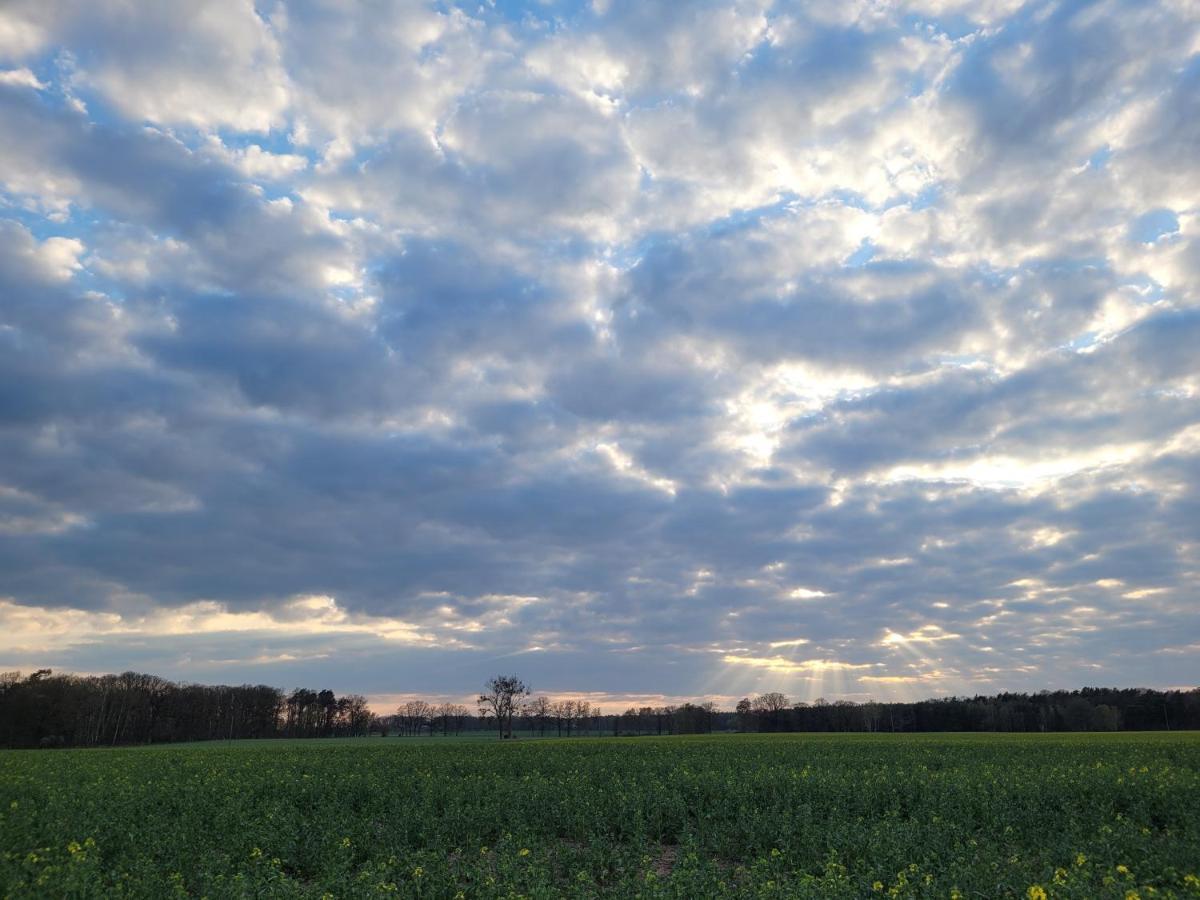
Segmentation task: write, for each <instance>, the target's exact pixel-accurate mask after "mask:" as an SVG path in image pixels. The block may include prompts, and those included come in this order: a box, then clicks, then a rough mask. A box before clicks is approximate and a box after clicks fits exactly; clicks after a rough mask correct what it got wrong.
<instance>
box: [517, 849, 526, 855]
mask: <svg viewBox="0 0 1200 900" xmlns="http://www.w3.org/2000/svg"><path fill="white" fill-rule="evenodd" d="M528 855H529V848H528V847H522V848H521V849H520V851H518V853H517V856H528Z"/></svg>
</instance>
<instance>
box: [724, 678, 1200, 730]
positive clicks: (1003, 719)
mask: <svg viewBox="0 0 1200 900" xmlns="http://www.w3.org/2000/svg"><path fill="white" fill-rule="evenodd" d="M733 719H734V727H735V728H736V729H737V730H738V731H895V732H908V731H1021V732H1031V731H1170V730H1192V729H1200V688H1194V689H1192V690H1188V691H1178V690H1176V691H1156V690H1151V689H1149V688H1098V687H1085V688H1083V689H1082V690H1077V691H1040V692H1038V693H1035V694H1021V693H1002V694H995V695H991V696H975V697H945V698H938V699H932V700H918V701H915V702H911V703H876V702H866V703H853V702H850V701H847V700H838V701H836V702H833V703H829V702H826V701H825V700H824V699H817V700H816V701H814V702H813V703H793V702H792V701H791V700H789V699H788V698H787V697H786V696H785V695H784V694H780V693H776V692H772V693H766V694H762V695H760V696H758V697H754V698H753V699H752V698H749V697H747V698H744V699H742V700H740V701H739V702H738V704H737V708H736V710H735V711H734V715H733Z"/></svg>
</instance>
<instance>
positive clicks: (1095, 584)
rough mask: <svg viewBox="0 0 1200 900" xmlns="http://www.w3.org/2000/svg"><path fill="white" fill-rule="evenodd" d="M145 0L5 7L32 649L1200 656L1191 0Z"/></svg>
mask: <svg viewBox="0 0 1200 900" xmlns="http://www.w3.org/2000/svg"><path fill="white" fill-rule="evenodd" d="M1134 6H1136V7H1137V8H1136V15H1133V11H1134ZM142 7H143V5H139V4H132V5H131V4H129V3H126V2H117V0H97V2H95V3H92V4H69V3H68V4H62V3H39V2H34V0H16V2H10V3H7V4H4V6H3V9H2V10H0V135H3V138H2V139H0V597H3V598H4V599H3V601H0V631H2V634H0V664H3V665H6V666H10V667H21V668H29V667H41V666H53V667H56V668H64V669H73V670H78V671H89V672H99V671H109V670H125V669H128V668H130V667H139V668H146V669H152V670H153V671H155V672H157V673H159V674H162V675H165V676H168V677H174V678H178V679H184V680H186V679H205V680H221V679H225V678H229V679H237V678H245V679H255V680H259V679H261V680H264V681H267V682H275V681H278V682H280V683H281V684H286V685H293V684H300V683H310V682H311V683H313V684H316V683H318V682H320V683H322V684H326V683H327V684H328V685H329V686H330V687H333V688H334V689H337V690H340V691H344V692H345V691H354V692H361V693H364V694H366V693H369V694H371V696H372V697H380V698H388V697H392V698H397V697H402V696H410V695H414V696H415V695H418V694H420V695H428V696H430V697H447V698H450V697H455V698H464V697H465V698H469V697H470V696H471V695H472V692H473V691H475V690H477V689H478V687H479V683H480V682H481V680H482V679H483V678H485V677H487V676H488V675H491V674H495V671H494V670H496V669H497V668H500V667H508V668H511V669H513V670H519V672H521V673H523V674H525V675H528V676H529V677H530V678H531V680H533V681H534V682H536V683H537V684H538V685H540V686H544V687H545V690H546V691H548V692H554V693H557V694H561V695H562V696H573V697H579V698H589V697H590V698H597V699H595V701H594V702H597V703H603V704H605V705H606V706H610V707H613V708H615V707H616V706H618V705H620V704H621V703H624V702H626V701H628V702H629V704H630V705H633V704H635V703H640V700H639V699H638V698H639V697H642V698H646V704H647V705H663V704H666V705H670V704H677V703H679V702H683V700H684V699H685V698H688V697H692V698H701V697H706V698H723V699H722V700H721V701H720V702H722V703H732V702H736V700H737V699H739V698H741V697H742V696H749V695H753V694H755V693H756V692H761V691H764V690H780V691H783V692H787V693H789V696H791V698H792V699H794V700H798V701H812V700H815V699H817V698H818V697H824V698H825V699H835V698H838V697H850V698H853V699H857V700H862V699H867V698H869V697H872V696H879V697H883V696H888V697H900V696H919V695H922V694H923V693H936V694H939V695H940V694H946V693H952V692H954V691H956V690H958V691H968V690H975V689H980V688H982V687H986V688H988V689H996V690H1002V689H1014V690H1037V689H1040V688H1043V687H1077V686H1080V685H1082V684H1096V683H1100V682H1105V683H1112V684H1123V685H1131V684H1136V685H1148V686H1167V685H1179V684H1184V683H1188V682H1195V681H1197V680H1200V668H1198V665H1200V664H1198V663H1197V658H1198V657H1197V656H1196V654H1189V653H1188V652H1185V651H1186V649H1187V648H1190V647H1192V646H1193V645H1194V643H1195V641H1194V637H1195V635H1197V634H1198V633H1200V607H1198V606H1197V604H1196V603H1195V602H1194V600H1195V596H1194V595H1195V589H1194V585H1195V583H1196V576H1197V573H1198V572H1200V533H1197V530H1196V522H1197V521H1198V520H1200V515H1198V514H1197V509H1198V506H1197V504H1198V498H1197V485H1198V484H1200V412H1198V407H1197V403H1198V402H1200V362H1198V357H1197V354H1196V349H1195V348H1196V347H1197V346H1200V292H1198V291H1197V284H1200V277H1198V276H1200V253H1198V250H1197V248H1198V247H1200V243H1198V241H1200V210H1198V209H1197V203H1196V199H1195V198H1196V197H1197V196H1200V165H1197V161H1196V153H1195V147H1196V146H1197V143H1198V142H1200V132H1197V128H1196V126H1195V124H1194V123H1195V122H1197V121H1200V117H1198V116H1197V115H1196V114H1195V112H1196V105H1197V80H1196V77H1195V56H1196V53H1197V48H1198V47H1200V15H1198V14H1197V12H1196V11H1195V10H1194V9H1193V8H1192V7H1191V6H1189V5H1188V4H1186V3H1164V4H1156V5H1146V4H1141V5H1136V4H1130V3H1128V2H1116V3H1115V4H1113V5H1111V6H1106V7H1105V15H1097V14H1096V10H1097V9H1098V7H1083V6H1080V5H1078V4H1053V3H1048V2H1040V0H1039V2H1034V3H1033V4H1032V5H1031V4H1028V3H1021V2H1018V0H1002V2H1000V0H997V2H987V3H966V2H957V0H956V2H953V3H947V2H941V0H938V2H932V0H931V2H922V3H917V4H915V5H910V6H907V7H904V8H901V7H899V6H894V5H893V6H889V5H886V4H883V5H878V4H877V5H875V6H873V7H872V8H871V9H870V11H869V14H862V15H860V14H859V13H860V12H861V10H859V11H856V8H851V7H849V6H847V7H845V8H844V9H843V8H841V7H838V8H837V9H836V10H835V9H834V8H833V7H832V6H829V5H827V4H826V5H816V6H814V5H805V4H799V3H794V2H786V0H761V2H759V0H754V2H732V0H730V2H724V0H715V2H711V3H705V4H702V5H701V6H698V7H697V8H696V9H695V10H694V11H693V13H694V14H691V15H688V16H680V15H678V14H677V12H678V10H677V9H676V7H675V6H673V5H672V4H670V3H667V2H662V0H643V2H640V3H637V4H617V3H594V4H590V5H588V4H583V5H582V6H580V7H579V9H577V10H575V9H572V10H567V9H566V7H560V6H557V5H555V4H546V3H541V2H533V0H530V2H516V3H504V4H483V5H478V4H477V5H474V6H472V5H469V4H453V3H452V4H437V3H432V2H426V0H414V2H409V3H403V4H394V5H383V6H380V5H363V6H356V7H354V8H348V9H343V10H340V11H339V12H338V16H339V18H340V20H341V26H342V27H337V28H332V27H330V19H329V17H328V14H327V12H323V11H321V10H318V9H316V8H315V7H311V6H310V5H306V4H274V5H272V4H265V5H264V4H257V5H255V4H250V3H239V4H232V5H231V4H227V3H220V2H210V0H203V2H196V3H193V4H190V5H188V6H187V7H186V9H185V10H183V11H177V10H174V9H170V10H167V9H166V8H165V7H163V8H157V7H153V5H145V8H142ZM1135 25H1136V27H1135ZM1067 47H1069V48H1070V52H1064V48H1067ZM1181 648H1182V649H1181ZM1097 666H1099V668H1097ZM600 698H606V699H600ZM652 698H657V699H652ZM380 702H385V701H382V700H381V701H380ZM387 702H390V701H387Z"/></svg>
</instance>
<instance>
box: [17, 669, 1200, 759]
mask: <svg viewBox="0 0 1200 900" xmlns="http://www.w3.org/2000/svg"><path fill="white" fill-rule="evenodd" d="M485 713H486V710H484V709H482V708H481V709H480V710H479V711H478V712H474V711H472V710H471V709H470V708H469V707H467V706H464V705H462V704H456V703H443V704H440V705H435V704H432V703H428V702H426V701H423V700H411V701H408V702H407V703H405V704H403V705H402V706H400V707H399V708H398V709H397V710H396V711H395V712H394V713H392V714H389V715H377V714H375V713H373V712H372V710H371V709H370V707H369V706H368V704H367V699H366V698H365V697H363V696H361V695H359V694H347V695H343V696H340V697H339V696H337V695H336V694H335V693H334V692H333V691H332V690H328V689H324V690H311V689H308V688H296V689H294V690H292V691H290V692H285V691H283V690H281V689H279V688H276V687H270V686H268V685H240V686H228V685H201V684H181V683H176V682H173V681H169V680H167V679H165V678H160V677H158V676H155V675H147V674H142V673H137V672H125V673H123V674H120V675H101V676H78V675H67V674H55V673H53V672H51V671H50V670H48V669H40V670H38V671H36V672H33V673H32V674H30V675H27V676H22V675H21V674H20V673H18V672H9V673H5V674H3V675H0V746H5V747H45V748H53V747H97V746H116V745H124V744H150V743H171V742H180V741H208V740H235V739H242V738H319V737H328V738H334V737H363V736H367V735H369V734H378V735H381V736H387V735H400V736H408V737H433V736H435V735H461V734H463V733H465V732H481V731H490V730H494V729H495V728H496V723H495V719H494V717H491V716H489V715H487V714H485ZM513 727H514V734H515V735H516V736H518V737H520V736H529V737H533V736H537V737H551V736H554V737H593V736H594V737H599V736H637V735H648V734H654V735H670V734H709V733H714V732H733V731H738V732H789V731H797V732H897V733H901V732H903V733H911V732H987V731H995V732H1054V731H1174V730H1192V729H1200V688H1197V689H1192V690H1188V691H1179V690H1171V691H1159V690H1151V689H1147V688H1098V687H1086V688H1083V689H1081V690H1076V691H1041V692H1039V693H1034V694H1023V693H1002V694H996V695H993V696H975V697H944V698H937V699H929V700H919V701H915V702H904V703H899V702H886V703H885V702H875V701H870V702H864V703H855V702H853V701H849V700H837V701H835V702H826V701H825V700H824V699H821V698H818V699H816V700H814V701H813V702H811V703H810V702H796V701H793V700H792V699H790V698H789V697H787V696H786V695H784V694H782V693H778V692H769V693H765V694H761V695H759V696H756V697H753V698H751V697H747V698H745V699H743V700H741V701H739V702H738V704H737V706H736V708H735V709H734V710H732V711H730V710H721V709H718V708H717V707H716V706H715V705H714V704H713V703H711V702H697V703H682V704H679V705H673V706H657V707H652V706H643V707H631V708H630V709H627V710H626V711H625V712H623V713H621V714H620V715H615V714H611V713H603V712H601V710H600V708H599V707H598V706H595V705H593V704H591V703H589V702H588V701H586V700H579V699H562V700H555V699H552V698H549V697H545V696H537V697H533V698H531V699H529V700H527V701H525V702H523V703H521V704H520V705H519V707H518V708H517V709H516V712H515V714H514V725H513Z"/></svg>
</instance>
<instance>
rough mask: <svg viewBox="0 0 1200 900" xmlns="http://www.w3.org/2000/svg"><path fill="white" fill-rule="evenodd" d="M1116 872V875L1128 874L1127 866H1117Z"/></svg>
mask: <svg viewBox="0 0 1200 900" xmlns="http://www.w3.org/2000/svg"><path fill="white" fill-rule="evenodd" d="M1117 874H1118V875H1128V874H1129V866H1117Z"/></svg>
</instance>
